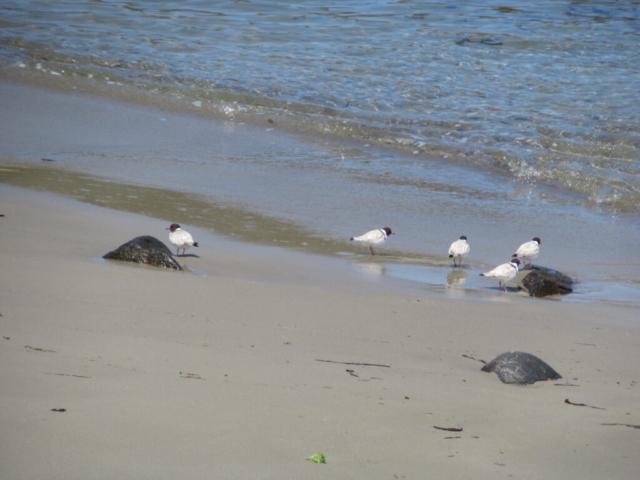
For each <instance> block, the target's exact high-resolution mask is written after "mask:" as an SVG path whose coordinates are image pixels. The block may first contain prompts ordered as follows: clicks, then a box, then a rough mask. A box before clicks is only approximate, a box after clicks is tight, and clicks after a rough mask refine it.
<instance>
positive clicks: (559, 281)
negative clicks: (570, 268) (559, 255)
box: [522, 265, 573, 297]
mask: <svg viewBox="0 0 640 480" xmlns="http://www.w3.org/2000/svg"><path fill="white" fill-rule="evenodd" d="M531 268H532V270H531V271H530V272H529V273H528V274H527V276H526V277H524V278H523V279H522V285H523V286H524V288H526V289H527V291H528V292H529V296H531V297H546V296H549V295H566V294H568V293H571V292H573V280H572V279H571V277H569V276H567V275H565V274H564V273H560V272H558V271H556V270H553V269H552V268H545V267H539V266H538V265H534V266H533V267H531Z"/></svg>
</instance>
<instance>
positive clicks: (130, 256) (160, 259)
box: [102, 235, 182, 270]
mask: <svg viewBox="0 0 640 480" xmlns="http://www.w3.org/2000/svg"><path fill="white" fill-rule="evenodd" d="M102 258H106V259H107V260H120V261H122V262H134V263H144V264H146V265H153V266H154V267H164V268H173V269H175V270H182V267H181V266H180V264H179V263H178V262H176V261H175V259H174V258H173V256H172V255H171V250H169V249H168V248H167V246H166V245H165V244H164V243H162V242H161V241H160V240H158V239H157V238H155V237H151V236H149V235H145V236H142V237H136V238H134V239H133V240H129V241H128V242H127V243H125V244H123V245H120V246H119V247H118V248H117V249H115V250H114V251H112V252H109V253H107V254H106V255H104V256H103V257H102Z"/></svg>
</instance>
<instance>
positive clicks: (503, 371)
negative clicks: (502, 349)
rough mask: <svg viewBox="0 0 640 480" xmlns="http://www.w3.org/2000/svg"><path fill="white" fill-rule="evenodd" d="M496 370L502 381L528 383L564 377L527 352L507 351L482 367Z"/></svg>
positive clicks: (488, 370)
mask: <svg viewBox="0 0 640 480" xmlns="http://www.w3.org/2000/svg"><path fill="white" fill-rule="evenodd" d="M481 370H482V371H483V372H495V373H496V375H498V378H499V379H500V380H501V381H502V383H515V384H518V385H528V384H531V383H535V382H541V381H545V380H558V379H559V378H562V377H561V376H560V374H559V373H558V372H556V371H555V370H554V369H553V368H551V367H550V366H549V365H547V364H546V363H545V362H543V361H542V360H540V359H539V358H538V357H536V356H535V355H531V354H530V353H525V352H506V353H502V354H500V355H498V356H497V357H496V358H494V359H493V360H491V361H490V362H489V363H487V364H486V365H485V366H484V367H482V369H481Z"/></svg>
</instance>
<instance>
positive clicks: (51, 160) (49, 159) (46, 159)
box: [42, 158, 55, 162]
mask: <svg viewBox="0 0 640 480" xmlns="http://www.w3.org/2000/svg"><path fill="white" fill-rule="evenodd" d="M42 161H43V162H55V160H53V159H51V158H43V159H42Z"/></svg>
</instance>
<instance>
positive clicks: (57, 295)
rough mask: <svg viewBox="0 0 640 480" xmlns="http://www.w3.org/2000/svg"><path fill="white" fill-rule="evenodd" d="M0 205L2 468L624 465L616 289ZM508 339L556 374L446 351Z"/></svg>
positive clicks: (478, 470) (578, 475)
mask: <svg viewBox="0 0 640 480" xmlns="http://www.w3.org/2000/svg"><path fill="white" fill-rule="evenodd" d="M0 207H1V208H0V209H1V211H0V214H2V215H4V217H0V224H1V227H2V228H1V229H0V244H1V245H2V249H1V250H0V264H1V265H2V274H1V275H0V313H1V314H2V317H0V334H1V336H2V338H1V339H0V342H1V343H0V345H1V347H0V362H1V363H2V366H3V368H2V369H1V370H0V372H1V373H0V375H1V378H0V384H2V389H1V390H0V405H1V406H2V408H1V409H0V429H1V430H2V435H1V436H0V463H1V464H2V466H3V467H2V469H3V478H6V479H22V478H49V479H69V478H82V479H104V478H154V479H158V478H161V479H164V478H166V479H170V478H194V479H198V478H203V479H204V478H207V479H210V478H238V479H248V478H256V479H258V478H259V479H284V478H287V479H288V478H291V479H295V478H309V479H312V478H318V479H320V478H327V479H329V478H332V479H335V478H354V479H360V478H369V479H386V478H389V479H394V478H407V479H409V478H415V479H418V478H427V477H428V478H445V477H447V478H470V477H473V478H477V479H495V478H523V479H535V478H563V479H586V478H588V479H599V478H605V477H607V478H617V479H632V478H636V476H637V472H638V471H640V459H639V458H638V456H637V452H638V447H639V446H640V436H639V435H640V411H639V410H638V405H640V403H639V401H638V400H639V397H640V395H639V392H638V389H639V388H640V387H639V383H638V382H639V381H640V379H639V378H638V367H637V366H638V364H639V362H640V348H639V347H640V331H639V329H638V326H637V309H635V308H628V307H621V306H615V305H606V304H597V305H586V304H575V303H563V302H549V301H536V300H533V299H529V298H526V297H521V296H518V295H499V294H498V295H496V297H497V298H499V300H501V301H469V300H458V299H454V298H433V297H430V296H427V295H407V294H402V293H398V292H393V291H387V292H384V288H383V287H384V286H383V285H376V284H374V283H370V284H367V283H366V282H365V283H363V282H362V281H359V280H358V277H357V276H354V275H351V276H350V275H349V274H347V273H345V274H344V275H340V276H339V278H336V276H335V272H334V271H332V270H331V268H326V269H324V270H323V268H319V267H318V266H319V265H320V263H321V262H319V261H317V260H314V259H304V258H303V256H296V255H292V254H288V253H286V252H282V251H280V250H279V249H276V248H264V249H262V250H261V249H259V248H256V247H254V246H247V245H243V244H234V243H233V242H230V241H228V240H224V239H222V238H219V237H216V236H215V235H213V234H211V233H207V232H206V231H204V230H195V231H194V232H193V233H194V234H195V235H196V236H197V238H198V241H199V242H200V245H201V246H200V248H199V249H192V250H191V251H189V252H188V253H189V254H197V257H196V256H187V257H184V258H183V259H181V261H182V262H184V264H185V266H187V267H190V268H191V270H189V269H187V270H186V271H183V272H174V271H163V270H159V269H154V268H151V267H140V266H133V265H128V264H120V263H118V262H115V263H114V262H105V261H101V260H99V257H100V256H101V255H103V254H104V253H106V252H107V251H109V250H111V249H113V248H115V247H117V246H118V245H120V244H121V243H124V242H125V241H127V240H129V239H131V238H133V237H135V236H137V235H142V234H154V235H155V236H157V237H158V238H160V239H162V240H163V241H166V239H165V238H164V237H163V236H162V233H159V232H163V231H164V227H165V222H164V221H163V220H158V219H154V218H150V217H145V216H140V215H135V214H130V213H123V212H118V211H114V210H109V209H106V208H100V207H96V206H92V205H87V204H83V203H79V202H76V201H75V200H71V199H68V198H65V197H61V196H56V195H53V194H49V193H39V192H34V191H31V190H27V189H21V188H15V187H8V186H5V185H3V186H0ZM167 225H168V224H167ZM157 232H158V233H157ZM248 252H253V253H248ZM316 267H318V268H316ZM508 350H522V351H526V352H530V353H533V354H535V355H537V356H539V357H540V358H542V359H543V360H545V361H546V362H548V363H549V364H550V365H551V366H552V367H553V368H555V369H556V370H557V371H558V372H559V373H560V374H561V375H562V376H563V379H562V380H559V381H549V382H542V383H536V384H534V385H532V386H527V387H518V386H512V385H505V384H502V383H501V382H500V381H499V380H498V378H497V377H496V376H495V374H489V373H484V372H481V371H480V368H481V366H482V364H481V363H479V362H477V361H475V360H472V359H471V358H467V357H464V356H463V355H467V356H469V357H474V358H476V359H484V360H487V361H488V360H490V359H491V358H493V357H494V356H496V355H497V354H499V353H502V352H505V351H508ZM361 364H374V365H376V366H372V365H361ZM566 399H569V400H570V401H571V402H573V403H576V404H584V406H575V405H570V404H567V403H565V400H566ZM56 410H58V411H56ZM60 410H64V411H60ZM434 427H443V428H455V429H461V430H460V431H445V430H439V429H436V428H434ZM316 453H323V454H324V455H325V456H326V459H327V464H324V465H321V464H314V463H312V462H310V461H307V460H305V459H306V458H307V457H309V456H310V455H313V454H316Z"/></svg>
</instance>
